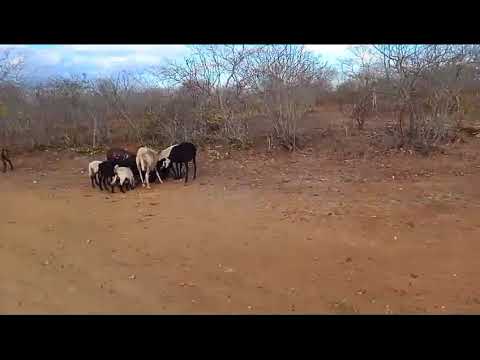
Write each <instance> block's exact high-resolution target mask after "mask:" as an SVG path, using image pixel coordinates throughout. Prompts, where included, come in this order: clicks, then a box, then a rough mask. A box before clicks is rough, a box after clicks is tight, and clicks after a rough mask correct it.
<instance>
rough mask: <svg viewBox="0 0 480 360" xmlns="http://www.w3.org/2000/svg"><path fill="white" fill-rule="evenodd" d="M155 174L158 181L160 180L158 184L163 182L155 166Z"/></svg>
mask: <svg viewBox="0 0 480 360" xmlns="http://www.w3.org/2000/svg"><path fill="white" fill-rule="evenodd" d="M155 174H157V178H158V181H160V184H163V181H162V179H161V178H160V174H159V173H158V170H157V168H156V167H155Z"/></svg>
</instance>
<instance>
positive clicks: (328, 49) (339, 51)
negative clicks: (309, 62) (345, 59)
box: [305, 45, 351, 57]
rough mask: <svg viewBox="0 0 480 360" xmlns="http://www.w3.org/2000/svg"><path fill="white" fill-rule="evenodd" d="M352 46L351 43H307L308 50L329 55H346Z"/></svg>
mask: <svg viewBox="0 0 480 360" xmlns="http://www.w3.org/2000/svg"><path fill="white" fill-rule="evenodd" d="M350 46H351V45H305V47H306V48H307V49H308V50H310V51H313V52H316V53H319V54H322V55H325V56H329V57H338V56H342V55H345V54H346V52H347V50H348V48H349V47H350Z"/></svg>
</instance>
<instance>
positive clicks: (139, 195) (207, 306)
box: [0, 140, 480, 314]
mask: <svg viewBox="0 0 480 360" xmlns="http://www.w3.org/2000/svg"><path fill="white" fill-rule="evenodd" d="M479 150H480V141H477V142H475V141H473V140H472V141H471V142H470V143H468V144H466V145H458V148H455V149H454V148H452V149H451V151H448V152H447V153H446V154H443V155H435V156H434V157H432V158H419V157H415V156H411V155H408V154H397V155H392V156H387V157H375V156H373V157H363V158H362V157H359V158H351V159H341V160H340V159H339V158H335V157H334V156H330V155H329V154H326V153H324V152H322V151H319V150H318V149H315V148H312V149H310V150H309V151H306V152H304V153H297V154H294V155H290V154H276V155H275V156H272V155H268V154H266V153H265V151H260V150H250V151H243V152H235V153H233V154H231V153H229V154H226V151H224V150H223V149H221V148H220V149H218V151H219V152H220V154H221V155H222V157H224V158H223V159H212V158H211V157H209V156H208V153H207V151H200V153H199V160H198V166H199V168H198V177H197V180H195V181H192V182H191V183H189V184H188V185H187V186H184V184H183V183H182V182H179V181H173V180H169V181H168V182H166V183H164V184H163V185H160V184H155V185H153V186H152V189H151V190H146V189H143V188H141V187H140V188H137V189H135V190H134V191H131V192H128V193H126V194H122V193H120V192H119V190H118V189H117V192H116V193H115V194H109V193H107V192H101V191H99V190H98V188H97V189H92V188H91V185H90V182H89V179H88V178H87V175H86V173H85V171H86V166H87V164H88V162H89V161H90V160H92V159H93V158H88V157H83V156H79V155H78V154H74V153H70V152H62V153H56V152H55V151H47V152H37V153H34V154H29V155H23V156H21V157H18V158H15V159H14V164H15V165H16V167H17V169H16V170H15V171H14V172H7V173H6V174H0V184H1V186H0V199H1V200H0V214H2V215H1V217H0V263H1V264H2V265H1V266H2V271H0V313H3V314H5V313H8V314H15V313H22V314H25V313H29V314H30V313H42V314H45V313H46V314H66V313H70V314H71V313H74V314H86V313H105V314H110V313H121V314H133V313H135V314H138V313H142V314H145V313H147V314H154V313H155V314H187V313H189V314H190V313H197V314H204V313H208V314H230V313H234V314H280V313H281V314H291V313H294V314H314V313H316V314H331V313H336V314H350V313H358V314H427V313H436V314H451V313H454V314H458V313H469V314H470V313H480V287H479V286H478V284H479V283H480V266H479V265H480V263H479V260H478V259H479V254H480V220H479V213H480V187H479V186H478V184H479V183H480V161H479V158H478V153H479ZM82 172H83V173H82Z"/></svg>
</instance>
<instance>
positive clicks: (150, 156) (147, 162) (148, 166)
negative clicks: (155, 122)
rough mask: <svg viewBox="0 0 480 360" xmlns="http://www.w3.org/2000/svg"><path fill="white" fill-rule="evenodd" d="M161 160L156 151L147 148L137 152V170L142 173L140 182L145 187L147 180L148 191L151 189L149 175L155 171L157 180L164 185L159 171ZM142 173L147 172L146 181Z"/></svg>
mask: <svg viewBox="0 0 480 360" xmlns="http://www.w3.org/2000/svg"><path fill="white" fill-rule="evenodd" d="M158 159H159V154H158V152H156V151H155V150H152V149H150V148H147V147H145V146H143V147H141V148H140V149H138V151H137V159H136V161H137V168H138V172H139V173H140V180H141V181H142V186H143V187H145V180H146V183H147V189H150V181H149V174H150V172H152V171H154V170H155V173H156V174H157V178H158V180H159V181H160V184H163V181H162V179H161V178H160V175H159V174H158V170H157V162H158ZM142 171H145V179H143V177H142Z"/></svg>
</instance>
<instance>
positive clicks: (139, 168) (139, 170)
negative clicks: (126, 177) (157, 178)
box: [137, 161, 148, 187]
mask: <svg viewBox="0 0 480 360" xmlns="http://www.w3.org/2000/svg"><path fill="white" fill-rule="evenodd" d="M137 169H138V173H139V174H140V180H141V181H142V186H143V187H145V182H144V181H143V177H142V169H141V167H140V163H139V161H137ZM145 177H148V176H147V175H146V174H145Z"/></svg>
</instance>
